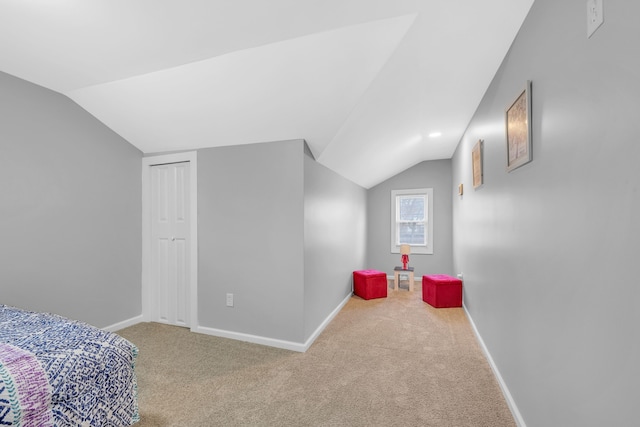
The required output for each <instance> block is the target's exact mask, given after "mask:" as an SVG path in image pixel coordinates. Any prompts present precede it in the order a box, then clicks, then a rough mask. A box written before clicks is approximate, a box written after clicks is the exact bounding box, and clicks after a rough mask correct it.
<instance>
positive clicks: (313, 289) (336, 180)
mask: <svg viewBox="0 0 640 427" xmlns="http://www.w3.org/2000/svg"><path fill="white" fill-rule="evenodd" d="M366 209H367V192H366V190H365V189H364V188H362V187H360V186H358V185H356V184H354V183H352V182H351V181H348V180H346V179H345V178H343V177H341V176H339V175H337V174H336V173H334V172H332V171H330V170H329V169H327V168H326V167H324V166H322V165H320V164H319V163H317V162H316V161H314V160H313V159H311V158H310V157H308V156H305V159H304V219H305V222H304V325H305V339H308V338H309V337H310V335H311V334H312V333H313V332H314V331H315V330H316V329H317V328H318V326H319V325H320V324H321V323H322V322H323V321H324V320H325V319H326V317H327V315H328V314H329V313H331V312H332V311H333V310H334V309H335V308H336V307H337V306H338V305H339V304H340V303H341V302H342V301H343V300H344V299H345V298H346V297H347V296H348V295H350V294H351V289H352V275H353V271H354V270H362V269H363V268H364V267H365V253H366V241H367V236H366V232H367V229H366V224H367V222H366V221H367V212H366Z"/></svg>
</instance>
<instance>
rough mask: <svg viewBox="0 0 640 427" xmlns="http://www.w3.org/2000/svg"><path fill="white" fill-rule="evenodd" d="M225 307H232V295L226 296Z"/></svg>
mask: <svg viewBox="0 0 640 427" xmlns="http://www.w3.org/2000/svg"><path fill="white" fill-rule="evenodd" d="M227 307H233V294H227Z"/></svg>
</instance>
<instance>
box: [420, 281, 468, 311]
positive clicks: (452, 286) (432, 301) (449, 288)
mask: <svg viewBox="0 0 640 427" xmlns="http://www.w3.org/2000/svg"><path fill="white" fill-rule="evenodd" d="M422 301H424V302H426V303H427V304H429V305H431V306H433V307H436V308H446V307H462V280H460V279H456V278H455V277H451V276H447V275H446V274H434V275H431V276H422Z"/></svg>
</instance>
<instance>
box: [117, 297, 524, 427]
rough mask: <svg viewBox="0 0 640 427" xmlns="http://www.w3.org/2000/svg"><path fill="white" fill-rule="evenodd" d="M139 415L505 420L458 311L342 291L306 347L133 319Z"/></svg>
mask: <svg viewBox="0 0 640 427" xmlns="http://www.w3.org/2000/svg"><path fill="white" fill-rule="evenodd" d="M119 334H120V335H122V336H124V337H125V338H127V339H129V340H130V341H132V342H133V343H134V344H136V345H137V346H138V347H139V349H140V354H139V357H138V360H137V365H136V372H137V375H138V394H139V404H140V415H141V421H140V423H138V424H137V427H156V426H181V427H184V426H189V427H192V426H193V427H195V426H438V427H441V426H455V427H462V426H474V427H477V426H491V427H500V426H515V422H514V420H513V417H512V415H511V412H510V411H509V408H508V406H507V404H506V402H505V400H504V397H503V395H502V393H501V392H500V388H499V386H498V384H497V382H496V380H495V377H494V376H493V373H492V371H491V368H490V367H489V364H488V362H487V360H486V359H485V357H484V354H483V353H482V350H481V349H480V347H479V345H478V343H477V341H476V338H475V335H474V334H473V331H472V328H471V326H470V324H469V321H468V320H467V318H466V316H465V314H464V311H463V309H461V308H449V309H435V308H433V307H431V306H429V305H427V304H425V303H424V302H423V301H422V294H421V290H420V289H419V288H417V289H416V291H415V292H408V291H407V290H403V289H400V290H398V291H393V290H392V289H389V296H388V298H382V299H375V300H368V301H365V300H363V299H360V298H359V297H356V296H354V297H352V298H351V299H350V300H349V302H348V303H347V305H346V306H345V307H344V308H343V309H342V311H341V312H340V313H339V314H338V315H337V316H336V318H335V319H334V320H333V321H332V322H331V324H330V325H329V326H328V327H327V328H326V329H325V330H324V332H323V333H322V334H321V335H320V337H319V338H318V339H317V340H316V342H315V343H314V344H313V345H312V346H311V348H310V349H309V350H308V351H307V352H306V353H297V352H291V351H288V350H281V349H276V348H271V347H265V346H261V345H257V344H250V343H245V342H239V341H234V340H229V339H225V338H217V337H211V336H207V335H201V334H195V333H191V332H189V330H188V329H185V328H180V327H174V326H167V325H162V324H157V323H141V324H138V325H135V326H131V327H129V328H126V329H123V330H121V331H119Z"/></svg>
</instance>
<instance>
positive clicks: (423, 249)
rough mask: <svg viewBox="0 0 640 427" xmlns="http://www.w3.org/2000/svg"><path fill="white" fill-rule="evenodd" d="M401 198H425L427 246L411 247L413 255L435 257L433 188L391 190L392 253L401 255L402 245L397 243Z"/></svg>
mask: <svg viewBox="0 0 640 427" xmlns="http://www.w3.org/2000/svg"><path fill="white" fill-rule="evenodd" d="M400 196H424V197H425V201H426V204H427V209H426V212H425V222H426V226H425V230H426V232H427V244H426V245H411V253H412V254H427V255H433V188H414V189H409V190H391V253H392V254H399V253H400V245H398V244H397V243H396V242H397V234H396V233H397V230H398V228H397V212H398V209H397V206H398V199H399V197H400Z"/></svg>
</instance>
